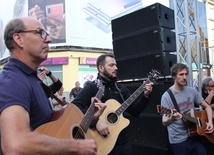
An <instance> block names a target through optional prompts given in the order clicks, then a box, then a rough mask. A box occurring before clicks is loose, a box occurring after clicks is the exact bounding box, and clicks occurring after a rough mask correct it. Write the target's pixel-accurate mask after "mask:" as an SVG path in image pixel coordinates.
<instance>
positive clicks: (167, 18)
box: [111, 3, 175, 39]
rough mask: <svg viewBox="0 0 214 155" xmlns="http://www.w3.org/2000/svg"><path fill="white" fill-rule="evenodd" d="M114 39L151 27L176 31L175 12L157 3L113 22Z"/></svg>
mask: <svg viewBox="0 0 214 155" xmlns="http://www.w3.org/2000/svg"><path fill="white" fill-rule="evenodd" d="M111 25H112V37H113V39H116V38H118V37H122V36H125V35H128V34H132V33H135V32H137V31H141V30H144V29H148V28H151V27H164V28H167V29H171V30H172V29H175V21H174V10H172V9H170V8H168V7H166V6H164V5H162V4H160V3H155V4H153V5H150V6H147V7H145V8H143V9H140V10H137V11H135V12H132V13H130V14H127V15H124V16H122V17H119V18H116V19H114V20H112V22H111Z"/></svg>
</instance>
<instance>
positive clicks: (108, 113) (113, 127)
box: [91, 99, 130, 155]
mask: <svg viewBox="0 0 214 155" xmlns="http://www.w3.org/2000/svg"><path fill="white" fill-rule="evenodd" d="M105 104H107V107H106V109H105V110H104V112H103V114H102V115H101V116H100V120H101V121H103V122H105V123H106V124H107V125H108V128H109V131H110V134H109V135H108V136H106V137H104V136H102V135H100V134H99V133H98V131H97V130H91V134H92V135H93V137H94V139H95V140H96V142H97V143H98V144H99V147H98V155H106V154H108V153H109V152H110V151H111V150H112V149H113V147H114V145H115V143H116V140H117V138H118V136H119V134H120V132H121V131H122V130H123V129H124V128H125V127H127V126H128V125H129V123H130V121H129V120H128V119H126V118H124V117H123V115H119V116H118V115H117V114H116V113H115V110H117V109H118V108H119V107H120V106H121V104H120V103H119V102H117V101H116V100H114V99H109V100H107V101H106V103H105Z"/></svg>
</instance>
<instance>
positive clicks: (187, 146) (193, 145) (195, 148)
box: [171, 138, 206, 155]
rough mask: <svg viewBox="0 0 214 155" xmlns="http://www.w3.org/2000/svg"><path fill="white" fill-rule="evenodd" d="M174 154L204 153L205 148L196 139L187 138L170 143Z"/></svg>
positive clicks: (193, 154) (190, 154)
mask: <svg viewBox="0 0 214 155" xmlns="http://www.w3.org/2000/svg"><path fill="white" fill-rule="evenodd" d="M171 146H172V150H173V154H174V155H206V148H205V147H204V145H202V144H201V143H200V142H199V141H198V140H196V139H194V138H188V139H187V140H186V141H184V142H181V143H178V144H171Z"/></svg>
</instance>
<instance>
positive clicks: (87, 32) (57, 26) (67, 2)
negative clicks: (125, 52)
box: [0, 0, 168, 58]
mask: <svg viewBox="0 0 214 155" xmlns="http://www.w3.org/2000/svg"><path fill="white" fill-rule="evenodd" d="M162 1H167V2H168V0H162ZM153 2H154V3H155V1H153ZM147 3H148V2H146V1H145V6H147V5H149V4H147ZM8 6H10V7H8ZM143 6H144V5H143V2H142V0H80V1H77V0H10V1H8V0H0V58H4V57H7V56H8V55H9V52H8V50H7V49H6V47H5V45H4V42H3V30H4V27H5V25H6V24H7V23H8V21H9V20H11V19H13V18H15V17H21V16H32V17H34V18H36V19H38V20H40V21H41V22H42V23H43V24H44V26H45V29H46V31H47V32H48V33H49V34H50V37H51V39H52V40H53V42H52V43H51V44H50V46H81V47H95V48H106V49H112V48H113V47H112V32H111V20H112V19H114V18H117V17H120V16H122V15H125V14H128V13H131V12H133V11H135V10H138V9H141V8H143Z"/></svg>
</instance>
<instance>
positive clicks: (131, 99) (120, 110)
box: [115, 79, 150, 116]
mask: <svg viewBox="0 0 214 155" xmlns="http://www.w3.org/2000/svg"><path fill="white" fill-rule="evenodd" d="M147 83H150V81H149V79H147V80H146V82H145V83H143V84H142V85H141V86H140V87H139V88H138V89H137V90H136V91H135V92H134V93H133V94H132V95H131V96H130V97H129V98H128V99H127V100H126V101H125V102H123V104H122V105H121V106H120V107H119V108H118V109H117V110H116V111H115V113H116V114H117V115H118V116H119V115H121V114H122V113H123V112H124V111H125V110H126V109H127V108H128V107H129V106H130V105H131V104H132V103H133V102H134V101H135V100H136V99H137V97H138V96H140V94H141V93H142V92H143V91H144V87H145V85H146V84H147Z"/></svg>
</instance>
